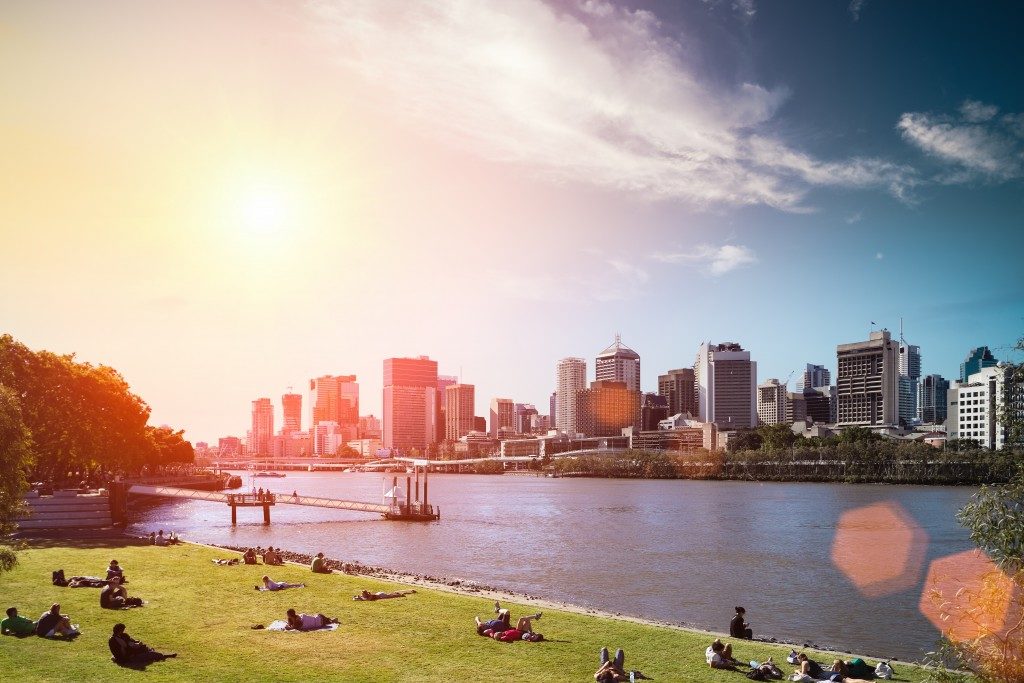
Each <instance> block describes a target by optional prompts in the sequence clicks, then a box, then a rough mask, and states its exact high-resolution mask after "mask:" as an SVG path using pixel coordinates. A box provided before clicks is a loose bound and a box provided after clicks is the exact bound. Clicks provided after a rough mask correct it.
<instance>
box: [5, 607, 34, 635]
mask: <svg viewBox="0 0 1024 683" xmlns="http://www.w3.org/2000/svg"><path fill="white" fill-rule="evenodd" d="M35 632H36V622H34V621H32V620H31V619H28V618H26V617H23V616H21V615H19V614H18V608H17V607H8V608H7V618H6V619H4V620H3V621H0V634H3V635H5V636H7V635H13V636H30V635H32V634H33V633H35Z"/></svg>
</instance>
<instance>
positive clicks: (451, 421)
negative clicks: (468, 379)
mask: <svg viewBox="0 0 1024 683" xmlns="http://www.w3.org/2000/svg"><path fill="white" fill-rule="evenodd" d="M475 393H476V389H475V387H474V386H473V385H472V384H452V385H451V386H448V387H445V389H444V416H445V417H444V419H445V422H446V424H445V438H446V439H447V440H448V441H458V440H459V438H460V437H463V436H465V435H466V434H469V433H470V432H472V431H474V430H475V429H476V426H477V425H476V421H475V419H474V418H475V416H474V414H473V408H474V404H475V399H476V396H475ZM511 403H512V402H511V401H509V406H510V407H511ZM486 430H487V428H486V422H485V427H484V429H483V430H482V431H486Z"/></svg>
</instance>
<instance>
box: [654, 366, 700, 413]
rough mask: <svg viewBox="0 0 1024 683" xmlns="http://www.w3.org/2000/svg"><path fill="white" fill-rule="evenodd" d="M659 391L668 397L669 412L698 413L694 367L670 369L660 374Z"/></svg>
mask: <svg viewBox="0 0 1024 683" xmlns="http://www.w3.org/2000/svg"><path fill="white" fill-rule="evenodd" d="M658 393H659V394H661V395H662V396H664V397H665V398H666V399H668V414H669V415H678V414H680V413H683V414H689V415H690V416H691V417H693V416H696V414H697V405H696V398H697V396H696V389H695V385H694V375H693V368H678V369H676V370H669V371H668V372H667V373H666V374H664V375H658Z"/></svg>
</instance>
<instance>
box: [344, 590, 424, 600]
mask: <svg viewBox="0 0 1024 683" xmlns="http://www.w3.org/2000/svg"><path fill="white" fill-rule="evenodd" d="M415 592H416V591H415V590H407V591H393V592H391V593H385V592H384V591H377V592H376V593H371V592H370V591H366V590H364V591H360V592H359V595H353V596H352V599H353V600H369V601H372V600H390V599H391V598H404V597H405V596H406V595H411V594H413V593H415Z"/></svg>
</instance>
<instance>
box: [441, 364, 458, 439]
mask: <svg viewBox="0 0 1024 683" xmlns="http://www.w3.org/2000/svg"><path fill="white" fill-rule="evenodd" d="M458 383H459V378H458V377H456V376H455V375H438V376H437V441H444V440H445V434H446V432H447V430H448V420H447V419H446V416H445V407H444V390H445V389H447V388H448V387H450V386H453V385H455V384H458Z"/></svg>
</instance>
